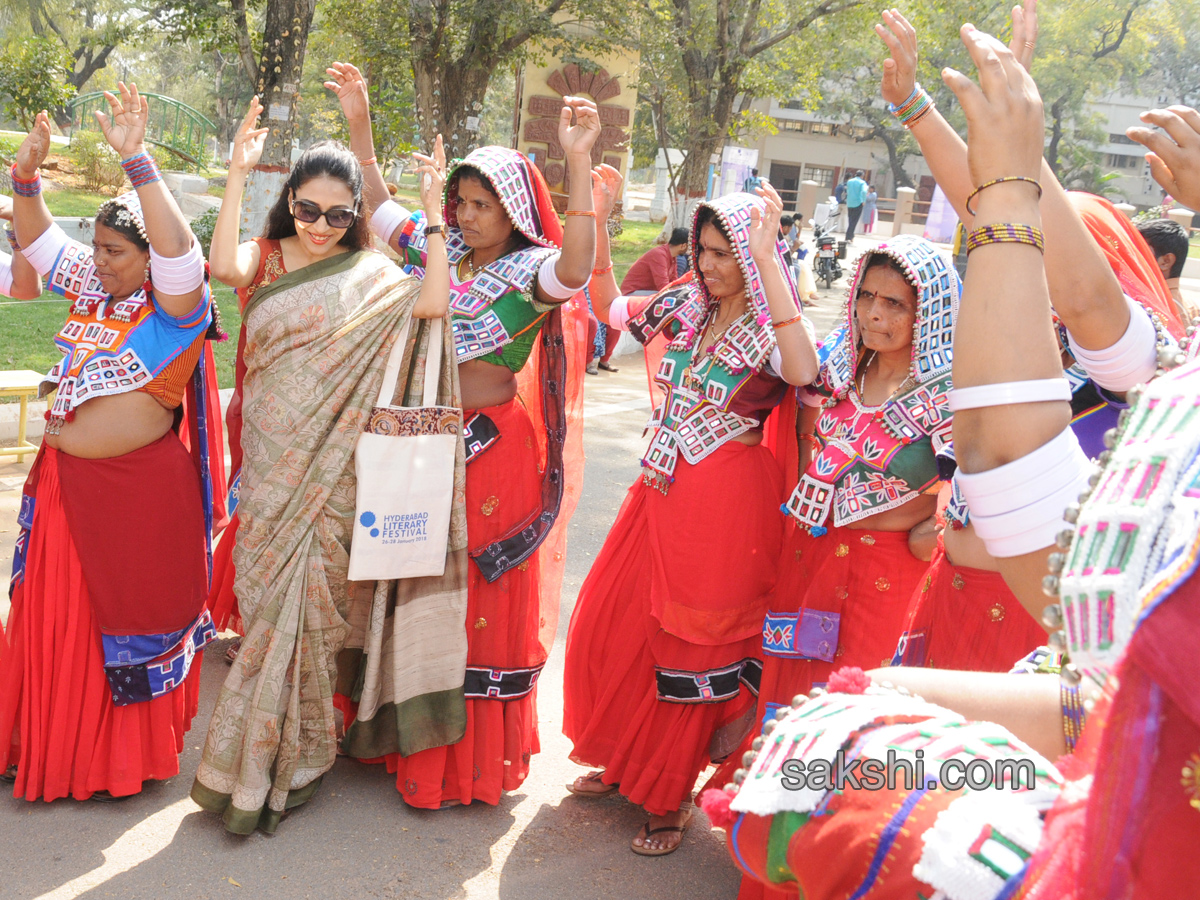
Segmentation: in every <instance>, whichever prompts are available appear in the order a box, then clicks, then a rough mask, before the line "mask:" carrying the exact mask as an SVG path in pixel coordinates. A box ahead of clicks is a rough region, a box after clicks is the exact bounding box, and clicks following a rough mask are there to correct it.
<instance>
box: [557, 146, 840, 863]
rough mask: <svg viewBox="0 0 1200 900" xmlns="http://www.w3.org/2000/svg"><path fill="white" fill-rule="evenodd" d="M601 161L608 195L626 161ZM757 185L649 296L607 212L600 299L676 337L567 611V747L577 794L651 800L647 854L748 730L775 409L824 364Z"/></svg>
mask: <svg viewBox="0 0 1200 900" xmlns="http://www.w3.org/2000/svg"><path fill="white" fill-rule="evenodd" d="M601 172H602V174H601V175H600V176H599V180H600V190H601V196H602V197H604V198H606V200H607V203H608V204H609V205H611V204H612V203H613V202H615V199H616V198H617V196H619V193H620V191H619V188H620V177H619V176H618V175H617V174H616V172H615V171H613V170H612V169H609V168H608V167H604V168H603V169H602V170H601ZM759 194H760V196H758V197H752V196H750V195H748V194H733V195H730V196H726V197H722V198H720V199H719V200H713V201H709V202H706V203H702V204H701V205H700V206H699V207H698V208H697V210H696V214H695V219H694V222H693V227H692V231H691V235H692V238H691V239H692V248H691V249H692V253H691V259H692V266H693V268H692V273H691V277H690V278H689V279H687V280H686V281H684V282H683V283H680V284H677V285H674V286H670V287H668V288H667V289H666V290H665V291H663V292H660V293H659V294H657V295H655V296H654V297H653V298H634V297H618V296H617V295H618V291H617V286H616V282H615V281H613V278H612V275H611V265H609V264H608V262H607V258H608V238H607V233H606V232H605V231H604V229H602V228H597V240H598V242H599V246H600V250H601V252H600V261H601V262H602V263H603V265H601V266H599V267H598V268H597V273H598V274H597V275H596V276H595V277H594V278H593V280H592V288H591V293H592V296H593V298H594V302H595V304H596V310H597V313H598V314H599V315H600V316H601V317H602V318H605V319H606V320H607V321H608V322H610V323H611V324H612V325H613V327H615V328H619V329H621V330H623V331H630V332H631V333H632V334H633V335H634V337H636V338H637V339H638V340H639V341H641V342H642V343H648V342H649V341H651V340H652V339H653V338H655V337H656V336H657V335H660V334H661V335H663V336H664V337H665V338H666V339H667V340H669V343H668V344H667V345H666V354H665V356H664V357H663V359H662V363H661V365H660V366H659V369H658V373H657V375H656V381H657V382H658V383H659V384H660V385H662V387H663V388H664V389H665V390H666V396H665V397H664V399H663V400H662V402H661V403H660V404H659V406H658V409H657V410H656V411H655V414H654V418H653V425H654V437H653V438H652V440H651V442H650V447H649V449H648V451H647V453H646V456H645V458H644V459H643V460H642V466H643V473H644V474H643V476H642V477H641V478H639V479H638V480H637V482H636V483H635V484H634V485H633V487H631V488H630V489H629V493H628V496H627V497H626V500H625V503H624V504H623V505H622V507H621V511H620V513H618V515H617V520H616V522H614V523H613V526H612V529H611V530H610V532H609V536H608V538H607V540H606V541H605V543H604V547H603V548H602V549H601V551H600V553H599V555H598V556H597V557H596V560H595V562H594V563H593V565H592V568H591V571H590V572H589V574H588V577H587V580H586V581H585V582H584V585H583V587H582V589H581V590H580V593H579V600H578V602H577V604H576V606H575V612H574V615H573V616H572V618H571V629H570V632H569V634H568V637H567V659H566V675H565V678H566V683H565V688H564V697H565V702H564V711H563V731H564V732H565V733H566V735H567V737H569V738H570V739H571V741H572V742H573V744H574V750H573V751H572V753H571V758H572V759H573V760H575V761H576V762H580V763H583V764H585V765H593V766H597V767H599V770H598V771H594V772H591V773H590V774H588V775H583V776H580V777H579V778H577V779H576V780H575V782H574V784H572V785H569V787H568V789H569V790H570V791H571V792H572V793H574V794H576V795H577V796H583V797H595V796H599V795H603V794H608V793H611V792H613V791H616V790H619V791H620V792H621V793H622V794H623V795H624V796H625V797H627V798H628V799H629V800H630V801H632V802H634V803H637V804H640V805H641V806H643V807H644V808H645V809H646V811H647V813H649V819H648V821H647V822H646V824H645V825H644V826H643V827H642V829H641V830H640V831H639V832H638V834H637V835H636V836H635V837H634V839H633V841H632V843H631V845H630V846H631V849H632V850H633V852H634V853H637V854H640V855H643V856H663V855H665V854H667V853H671V852H674V851H675V850H676V849H677V848H678V847H679V844H680V842H681V841H682V839H683V833H684V831H685V830H686V828H687V826H688V822H689V820H690V818H691V792H692V789H693V787H694V786H695V783H696V778H697V776H698V775H699V774H700V772H701V771H702V770H703V768H704V767H705V766H707V765H708V763H709V760H710V758H711V757H712V756H713V755H714V753H713V751H714V747H720V746H722V745H724V750H717V752H716V756H718V757H720V756H724V755H725V754H726V753H728V751H729V750H730V749H731V748H732V746H736V744H737V742H738V741H739V740H740V739H741V736H742V734H743V733H744V732H745V730H746V728H747V722H746V716H747V714H748V713H749V712H750V710H751V708H752V707H753V702H754V701H753V690H754V687H755V685H756V683H757V681H758V676H759V672H760V669H761V663H760V661H759V658H758V657H759V653H758V647H759V641H760V638H759V632H760V629H761V623H762V615H763V613H764V612H765V609H766V598H767V596H768V594H769V593H770V590H771V587H772V585H773V583H774V581H775V563H776V561H777V560H778V558H779V547H780V541H781V537H782V528H781V526H782V521H781V520H780V518H779V515H778V509H779V504H780V502H781V501H782V499H783V496H784V494H783V490H784V488H783V477H782V474H781V472H780V470H779V465H778V463H777V462H776V461H775V456H774V454H773V452H772V451H771V450H770V449H769V448H768V447H767V446H766V445H764V443H763V431H764V422H765V420H766V419H767V417H768V416H769V415H770V414H771V413H772V411H773V410H774V409H775V408H776V407H777V406H778V405H779V404H780V402H781V401H782V400H783V399H784V397H785V395H786V393H787V385H788V384H789V383H790V384H807V383H808V382H810V381H811V380H812V379H813V377H814V376H815V375H816V372H817V356H816V348H815V347H814V345H813V341H812V337H811V335H810V334H809V332H808V330H807V327H806V324H804V320H803V316H802V315H801V313H800V298H799V296H798V294H797V292H796V287H795V284H794V283H793V281H792V279H791V273H790V271H788V268H787V265H786V262H785V260H784V245H783V243H782V241H777V235H778V234H779V219H780V216H781V215H782V212H783V205H782V203H781V202H780V200H779V196H778V194H776V192H775V189H774V188H772V187H770V186H769V185H764V186H763V187H761V188H759ZM598 212H599V213H600V214H603V213H604V212H605V210H604V209H603V208H601V209H600V210H598ZM601 221H603V215H601ZM714 515H717V516H719V517H720V536H719V538H717V539H714V531H713V520H712V516H714Z"/></svg>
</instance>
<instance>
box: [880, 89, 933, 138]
mask: <svg viewBox="0 0 1200 900" xmlns="http://www.w3.org/2000/svg"><path fill="white" fill-rule="evenodd" d="M932 109H933V98H932V97H930V96H929V94H928V93H926V91H925V89H924V88H922V87H921V85H919V84H917V85H914V86H913V91H912V93H911V94H909V95H908V99H907V100H905V101H904V102H903V103H901V104H899V105H897V104H895V103H889V104H888V112H890V113H891V114H892V115H893V116H895V117H896V118H897V119H899V120H900V124H901V125H903V126H904V127H905V128H912V127H913V126H914V125H916V124H917V122H919V121H920V120H921V119H923V118H925V116H927V115H928V114H929V112H930V110H932Z"/></svg>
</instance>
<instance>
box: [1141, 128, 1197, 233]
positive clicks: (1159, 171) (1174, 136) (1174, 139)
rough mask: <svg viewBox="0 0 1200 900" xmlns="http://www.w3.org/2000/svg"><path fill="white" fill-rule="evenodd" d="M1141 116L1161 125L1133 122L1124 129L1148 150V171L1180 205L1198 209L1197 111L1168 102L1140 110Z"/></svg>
mask: <svg viewBox="0 0 1200 900" xmlns="http://www.w3.org/2000/svg"><path fill="white" fill-rule="evenodd" d="M1141 120H1142V121H1143V122H1145V123H1147V124H1148V125H1157V126H1158V127H1159V128H1161V129H1162V131H1155V130H1154V129H1153V128H1143V127H1141V126H1136V125H1135V126H1134V127H1133V128H1129V129H1127V130H1126V131H1125V133H1126V134H1127V135H1128V136H1129V137H1131V138H1132V139H1133V140H1135V141H1137V142H1138V143H1139V144H1143V145H1145V147H1146V149H1147V150H1149V151H1150V152H1149V153H1147V154H1146V162H1148V163H1150V174H1151V175H1152V176H1153V177H1154V180H1155V181H1157V182H1158V184H1159V186H1160V187H1161V188H1162V189H1163V190H1164V191H1166V192H1167V193H1168V194H1170V195H1171V196H1172V197H1174V198H1175V199H1176V200H1178V201H1179V202H1180V203H1182V204H1183V205H1184V206H1186V207H1188V208H1189V209H1200V112H1196V110H1194V109H1192V108H1190V107H1187V106H1168V107H1167V108H1166V109H1151V110H1149V111H1147V112H1144V113H1142V115H1141ZM1164 132H1165V134H1164Z"/></svg>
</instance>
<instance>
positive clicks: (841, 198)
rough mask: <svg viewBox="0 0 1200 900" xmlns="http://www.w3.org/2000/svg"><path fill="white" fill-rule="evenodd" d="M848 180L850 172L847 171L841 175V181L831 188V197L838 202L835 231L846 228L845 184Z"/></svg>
mask: <svg viewBox="0 0 1200 900" xmlns="http://www.w3.org/2000/svg"><path fill="white" fill-rule="evenodd" d="M849 182H850V173H849V172H847V173H845V174H844V175H843V176H842V180H841V182H840V183H839V184H838V185H837V186H836V187H834V189H833V199H834V200H836V201H837V202H838V209H837V217H838V221H837V228H836V229H835V230H837V231H845V230H846V185H847V184H848V183H849Z"/></svg>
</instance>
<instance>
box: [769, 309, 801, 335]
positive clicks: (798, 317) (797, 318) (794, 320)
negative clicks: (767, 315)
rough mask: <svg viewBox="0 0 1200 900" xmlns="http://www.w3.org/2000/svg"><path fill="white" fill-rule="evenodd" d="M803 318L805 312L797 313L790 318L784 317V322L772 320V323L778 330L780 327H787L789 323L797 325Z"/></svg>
mask: <svg viewBox="0 0 1200 900" xmlns="http://www.w3.org/2000/svg"><path fill="white" fill-rule="evenodd" d="M803 318H804V313H796V314H795V315H794V316H792V317H791V318H790V319H784V320H783V321H782V322H772V323H771V325H772V326H774V328H775V330H776V331H778V330H779V329H780V328H787V327H788V326H789V325H795V324H796V323H797V322H799V321H800V320H801V319H803Z"/></svg>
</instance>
